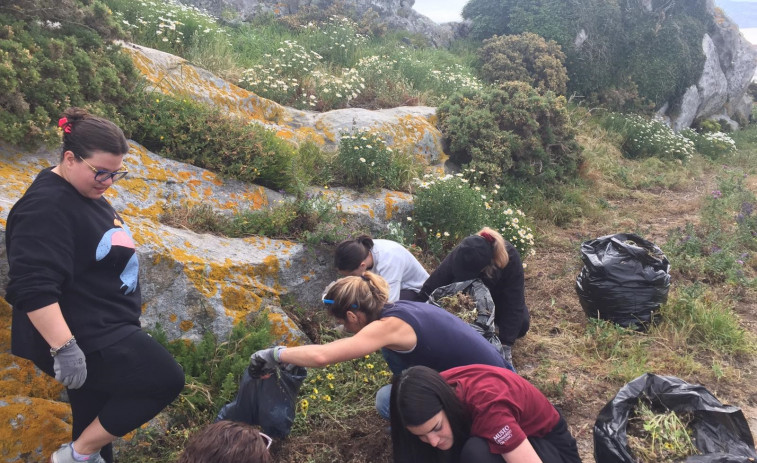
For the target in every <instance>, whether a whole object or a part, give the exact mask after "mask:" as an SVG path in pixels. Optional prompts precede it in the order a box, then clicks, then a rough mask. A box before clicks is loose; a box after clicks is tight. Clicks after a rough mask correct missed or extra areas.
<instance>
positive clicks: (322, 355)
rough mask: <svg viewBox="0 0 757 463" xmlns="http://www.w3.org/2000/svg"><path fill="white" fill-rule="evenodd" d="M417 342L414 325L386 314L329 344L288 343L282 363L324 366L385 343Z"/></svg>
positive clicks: (400, 345) (408, 345)
mask: <svg viewBox="0 0 757 463" xmlns="http://www.w3.org/2000/svg"><path fill="white" fill-rule="evenodd" d="M416 342H417V338H416V336H415V331H413V328H412V327H411V326H410V325H409V324H407V323H405V322H404V321H402V320H400V319H399V318H396V317H387V318H382V319H380V320H376V321H374V322H371V323H369V324H367V325H366V326H365V327H364V328H363V329H361V330H360V331H358V332H357V333H356V334H355V335H354V336H351V337H349V338H343V339H337V340H336V341H333V342H330V343H328V344H320V345H310V346H298V347H289V348H286V349H284V350H282V351H281V353H280V354H279V355H280V357H279V358H280V360H281V362H282V363H290V364H294V365H299V366H302V367H324V366H326V365H331V364H334V363H339V362H344V361H346V360H352V359H356V358H359V357H362V356H364V355H368V354H370V353H372V352H376V351H377V350H379V349H381V348H382V347H394V348H396V349H412V348H413V347H414V346H415V343H416Z"/></svg>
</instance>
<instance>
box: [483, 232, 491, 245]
mask: <svg viewBox="0 0 757 463" xmlns="http://www.w3.org/2000/svg"><path fill="white" fill-rule="evenodd" d="M479 236H480V237H481V238H483V239H485V240H486V242H487V243H489V244H494V237H493V236H492V235H490V234H489V233H488V232H481V233H479Z"/></svg>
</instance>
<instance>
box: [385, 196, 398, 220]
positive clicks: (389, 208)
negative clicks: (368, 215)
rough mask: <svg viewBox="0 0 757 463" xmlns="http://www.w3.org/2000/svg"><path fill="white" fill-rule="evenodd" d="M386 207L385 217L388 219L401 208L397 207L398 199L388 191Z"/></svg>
mask: <svg viewBox="0 0 757 463" xmlns="http://www.w3.org/2000/svg"><path fill="white" fill-rule="evenodd" d="M384 207H385V209H386V211H385V214H384V218H385V219H386V220H387V221H389V220H392V217H393V216H394V214H396V213H397V211H398V210H399V208H398V207H397V201H395V200H394V198H393V197H392V194H391V193H387V194H386V196H384Z"/></svg>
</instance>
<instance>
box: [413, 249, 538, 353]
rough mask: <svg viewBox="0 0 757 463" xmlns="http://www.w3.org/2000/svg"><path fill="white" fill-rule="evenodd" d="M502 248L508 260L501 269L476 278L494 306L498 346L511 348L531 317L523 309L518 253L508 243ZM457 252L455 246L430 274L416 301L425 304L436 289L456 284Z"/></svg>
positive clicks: (526, 328)
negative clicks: (454, 263)
mask: <svg viewBox="0 0 757 463" xmlns="http://www.w3.org/2000/svg"><path fill="white" fill-rule="evenodd" d="M505 244H506V249H507V255H508V257H509V262H508V264H507V265H506V266H505V268H503V269H495V271H494V274H493V275H492V276H491V277H488V276H486V275H485V274H484V273H480V274H479V275H478V278H480V279H481V281H482V282H483V283H484V285H486V287H487V288H489V291H490V292H491V295H492V300H493V301H494V306H495V310H494V323H495V324H496V325H497V328H498V330H499V339H500V341H502V344H505V345H508V346H512V345H513V343H514V342H515V340H516V339H517V338H520V337H522V336H524V335H525V334H526V332H528V328H529V326H530V320H531V317H530V315H529V312H528V307H527V306H526V296H525V280H524V275H523V262H522V261H521V259H520V254H519V253H518V250H517V249H515V247H514V246H513V245H512V244H510V243H508V242H505ZM457 252H460V247H459V246H458V247H456V248H455V249H453V250H452V251H451V252H450V253H449V254H448V255H447V257H445V258H444V260H443V261H442V263H441V264H439V267H438V268H437V269H436V270H434V272H433V273H431V275H430V276H429V277H428V280H426V282H425V283H424V284H423V287H422V288H421V292H420V293H419V295H418V300H422V301H427V300H428V297H429V295H430V294H431V293H432V292H433V291H434V290H435V289H436V288H439V287H441V286H446V285H448V284H450V283H455V282H456V281H459V280H457V279H456V278H455V272H454V266H453V262H455V255H454V254H455V253H457Z"/></svg>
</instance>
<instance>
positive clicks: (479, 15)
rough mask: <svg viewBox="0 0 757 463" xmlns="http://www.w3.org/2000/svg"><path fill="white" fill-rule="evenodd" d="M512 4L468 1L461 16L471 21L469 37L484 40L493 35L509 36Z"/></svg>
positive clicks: (505, 0) (492, 0)
mask: <svg viewBox="0 0 757 463" xmlns="http://www.w3.org/2000/svg"><path fill="white" fill-rule="evenodd" d="M512 3H513V2H512V0H470V1H469V2H468V3H466V4H465V6H464V7H463V11H462V16H463V18H464V19H468V20H470V21H471V32H470V35H471V37H473V38H474V39H476V40H484V39H488V38H489V37H491V36H493V35H507V34H510V29H509V27H508V25H509V23H510V9H511V8H512Z"/></svg>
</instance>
